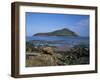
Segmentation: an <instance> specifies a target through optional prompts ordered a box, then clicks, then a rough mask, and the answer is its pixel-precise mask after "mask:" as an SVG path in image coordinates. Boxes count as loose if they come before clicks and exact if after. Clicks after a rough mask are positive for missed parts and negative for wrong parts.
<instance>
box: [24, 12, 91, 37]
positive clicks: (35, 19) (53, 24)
mask: <svg viewBox="0 0 100 80" xmlns="http://www.w3.org/2000/svg"><path fill="white" fill-rule="evenodd" d="M25 16H26V36H32V35H34V34H36V33H44V32H51V31H55V30H58V29H62V28H67V29H70V30H71V31H74V32H75V33H76V34H78V35H79V36H85V37H88V36H89V15H77V14H51V13H34V12H26V15H25Z"/></svg>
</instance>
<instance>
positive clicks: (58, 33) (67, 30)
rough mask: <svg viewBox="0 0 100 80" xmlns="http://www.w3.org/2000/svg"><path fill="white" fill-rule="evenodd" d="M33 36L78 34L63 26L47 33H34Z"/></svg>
mask: <svg viewBox="0 0 100 80" xmlns="http://www.w3.org/2000/svg"><path fill="white" fill-rule="evenodd" d="M33 36H78V34H76V33H75V32H73V31H71V30H69V29H67V28H63V29H59V30H55V31H52V32H47V33H36V34H34V35H33Z"/></svg>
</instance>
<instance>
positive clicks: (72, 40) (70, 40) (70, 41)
mask: <svg viewBox="0 0 100 80" xmlns="http://www.w3.org/2000/svg"><path fill="white" fill-rule="evenodd" d="M38 40H39V41H51V42H53V41H55V42H57V41H60V42H58V43H55V44H54V43H53V44H52V43H50V45H56V46H61V45H65V44H66V45H69V46H73V45H77V44H80V43H83V44H86V45H87V46H88V45H89V37H74V36H73V37H72V36H71V37H68V36H67V37H66V36H45V37H44V36H32V37H26V41H38ZM36 44H37V43H36ZM39 44H40V43H39Z"/></svg>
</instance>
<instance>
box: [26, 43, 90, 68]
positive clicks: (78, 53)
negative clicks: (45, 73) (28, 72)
mask: <svg viewBox="0 0 100 80" xmlns="http://www.w3.org/2000/svg"><path fill="white" fill-rule="evenodd" d="M81 64H89V48H88V47H87V46H85V45H84V44H79V45H75V46H74V47H68V46H66V45H65V46H62V47H55V46H48V45H46V46H34V45H33V44H32V43H28V42H27V44H26V67H35V66H60V65H81Z"/></svg>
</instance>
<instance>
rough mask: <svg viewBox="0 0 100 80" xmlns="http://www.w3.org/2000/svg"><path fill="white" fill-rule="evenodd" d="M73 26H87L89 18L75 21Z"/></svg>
mask: <svg viewBox="0 0 100 80" xmlns="http://www.w3.org/2000/svg"><path fill="white" fill-rule="evenodd" d="M75 26H78V27H89V19H84V20H80V21H79V22H78V23H76V25H75Z"/></svg>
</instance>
